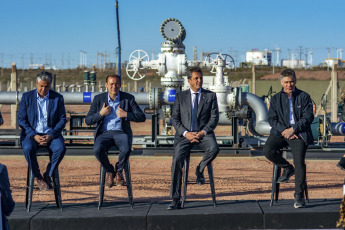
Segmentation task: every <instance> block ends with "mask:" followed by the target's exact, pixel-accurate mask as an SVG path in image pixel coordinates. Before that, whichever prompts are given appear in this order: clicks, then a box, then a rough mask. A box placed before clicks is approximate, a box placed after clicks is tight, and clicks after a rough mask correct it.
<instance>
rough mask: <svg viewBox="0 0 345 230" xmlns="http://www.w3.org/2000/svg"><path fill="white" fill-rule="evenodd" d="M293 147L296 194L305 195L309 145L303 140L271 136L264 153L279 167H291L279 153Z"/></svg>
mask: <svg viewBox="0 0 345 230" xmlns="http://www.w3.org/2000/svg"><path fill="white" fill-rule="evenodd" d="M288 145H289V146H290V147H291V152H292V156H293V162H294V165H295V194H300V195H302V194H303V191H304V187H305V176H306V165H305V161H304V160H305V154H306V151H307V148H308V145H306V144H305V142H304V141H303V140H302V139H293V140H289V139H286V138H284V137H277V136H274V135H270V136H269V137H268V139H267V141H266V144H265V146H264V149H263V153H264V154H265V156H266V158H267V159H268V160H270V161H271V162H273V163H274V164H276V165H278V166H279V167H283V168H286V167H290V166H291V164H290V163H289V162H288V161H287V160H286V159H285V158H284V157H283V156H282V155H281V154H280V153H279V150H280V149H282V148H283V147H286V146H288Z"/></svg>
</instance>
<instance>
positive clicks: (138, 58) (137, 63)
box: [126, 50, 150, 81]
mask: <svg viewBox="0 0 345 230" xmlns="http://www.w3.org/2000/svg"><path fill="white" fill-rule="evenodd" d="M149 59H150V58H149V55H148V54H147V53H146V52H145V51H143V50H135V51H133V52H132V53H131V55H130V56H129V61H128V64H127V67H126V73H127V76H128V77H129V78H130V79H132V80H136V81H137V80H141V79H143V78H144V77H145V76H146V73H147V68H146V67H144V66H143V62H149Z"/></svg>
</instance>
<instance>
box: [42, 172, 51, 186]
mask: <svg viewBox="0 0 345 230" xmlns="http://www.w3.org/2000/svg"><path fill="white" fill-rule="evenodd" d="M43 180H44V181H45V182H46V183H47V185H48V189H53V182H52V179H51V177H50V176H49V174H48V173H46V172H45V173H43Z"/></svg>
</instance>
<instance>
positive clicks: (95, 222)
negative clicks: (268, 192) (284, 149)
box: [9, 199, 341, 230]
mask: <svg viewBox="0 0 345 230" xmlns="http://www.w3.org/2000/svg"><path fill="white" fill-rule="evenodd" d="M340 203H341V200H340V199H333V200H311V203H308V204H307V208H304V209H295V208H294V207H293V200H279V201H278V203H274V206H272V207H270V206H269V201H219V202H218V204H217V207H213V203H212V202H211V201H187V202H186V204H185V208H184V209H178V210H170V211H168V210H167V207H168V205H169V203H168V202H161V203H153V204H151V203H136V204H135V205H134V208H133V209H131V208H130V206H129V204H128V203H108V202H106V203H104V206H103V207H102V209H101V210H98V209H97V204H96V203H87V204H65V205H64V210H63V211H60V209H58V208H56V206H55V204H49V205H48V204H37V203H33V207H32V211H31V212H29V213H28V212H26V210H25V207H24V204H17V205H16V208H15V210H14V212H13V213H12V216H11V217H10V218H9V223H10V227H11V230H17V229H37V230H40V229H42V230H43V229H53V230H54V229H63V230H69V229H73V230H76V229H83V230H88V229H102V230H103V229H282V228H283V229H301V228H302V229H315V228H328V229H329V228H335V225H336V221H337V220H338V218H339V207H340Z"/></svg>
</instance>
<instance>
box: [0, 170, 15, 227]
mask: <svg viewBox="0 0 345 230" xmlns="http://www.w3.org/2000/svg"><path fill="white" fill-rule="evenodd" d="M0 195H1V213H2V216H1V217H0V218H2V225H0V229H2V230H9V229H10V226H9V224H8V220H7V217H6V216H10V215H11V213H12V211H13V209H14V206H15V202H14V200H13V198H12V191H11V186H10V180H9V178H8V172H7V168H6V166H5V165H3V164H0Z"/></svg>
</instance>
